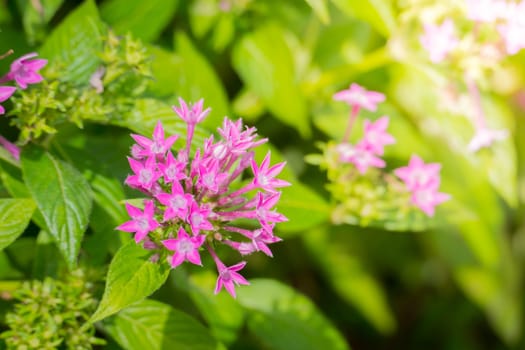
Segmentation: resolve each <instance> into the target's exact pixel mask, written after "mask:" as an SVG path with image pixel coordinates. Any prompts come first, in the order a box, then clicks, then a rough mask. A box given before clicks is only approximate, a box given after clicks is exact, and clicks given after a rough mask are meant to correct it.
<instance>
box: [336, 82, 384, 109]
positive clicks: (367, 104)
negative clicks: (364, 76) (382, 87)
mask: <svg viewBox="0 0 525 350" xmlns="http://www.w3.org/2000/svg"><path fill="white" fill-rule="evenodd" d="M334 100H336V101H344V102H346V103H348V104H349V105H350V106H352V108H356V109H358V110H359V109H361V108H364V109H366V110H369V111H371V112H375V111H376V109H377V105H378V104H379V103H381V102H383V101H384V100H385V95H384V94H382V93H380V92H376V91H368V90H367V89H365V88H364V87H362V86H361V85H359V84H356V83H352V84H351V85H350V87H349V88H348V89H346V90H342V91H339V92H337V93H336V94H335V95H334Z"/></svg>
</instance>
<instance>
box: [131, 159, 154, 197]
mask: <svg viewBox="0 0 525 350" xmlns="http://www.w3.org/2000/svg"><path fill="white" fill-rule="evenodd" d="M128 162H129V166H130V167H131V170H133V172H134V173H135V174H134V175H130V176H128V177H127V178H126V181H125V183H126V185H128V186H131V187H133V188H136V189H138V190H143V191H147V192H149V191H151V190H152V188H153V185H154V184H155V183H156V181H157V180H158V179H159V177H160V176H161V173H160V172H158V171H157V164H156V162H155V158H154V157H149V158H148V159H147V160H146V162H145V163H142V162H140V161H138V160H135V159H133V158H128Z"/></svg>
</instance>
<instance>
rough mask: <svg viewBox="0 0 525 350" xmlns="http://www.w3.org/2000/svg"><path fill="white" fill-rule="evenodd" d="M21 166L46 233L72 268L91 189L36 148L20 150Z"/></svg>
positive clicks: (72, 171) (67, 166)
mask: <svg viewBox="0 0 525 350" xmlns="http://www.w3.org/2000/svg"><path fill="white" fill-rule="evenodd" d="M21 165H22V173H23V176H24V181H25V184H26V186H27V188H28V190H29V192H30V193H31V195H32V197H33V199H34V200H35V202H36V205H37V207H38V209H39V210H40V212H41V213H42V216H43V217H44V220H45V223H46V226H47V229H48V230H49V233H50V234H51V236H53V238H54V239H55V241H56V242H57V245H58V247H59V249H60V252H61V253H62V254H63V255H64V257H65V259H66V262H67V264H68V266H69V267H70V268H73V267H74V266H75V265H76V259H77V255H78V252H79V249H80V243H81V242H82V237H83V236H84V232H85V231H86V228H87V225H88V220H89V215H90V213H91V206H92V198H91V188H90V187H89V185H88V183H87V181H86V180H85V179H84V177H83V176H82V174H80V173H79V172H78V171H77V170H76V169H75V168H73V167H72V166H71V165H70V164H68V163H64V162H62V161H60V160H58V159H56V158H55V157H53V156H52V155H51V154H49V153H48V152H46V151H44V150H43V149H42V148H39V147H37V146H33V145H29V146H28V147H26V148H24V149H23V151H22V155H21Z"/></svg>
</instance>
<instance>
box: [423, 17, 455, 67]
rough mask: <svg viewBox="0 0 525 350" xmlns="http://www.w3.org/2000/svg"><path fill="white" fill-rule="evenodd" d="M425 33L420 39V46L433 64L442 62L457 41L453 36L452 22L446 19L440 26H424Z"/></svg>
mask: <svg viewBox="0 0 525 350" xmlns="http://www.w3.org/2000/svg"><path fill="white" fill-rule="evenodd" d="M424 30H425V33H424V34H423V35H422V36H421V37H420V41H421V45H423V47H424V48H425V50H427V52H428V53H429V55H430V60H431V61H432V62H434V63H439V62H442V61H443V60H444V59H445V58H446V57H447V56H448V54H449V53H450V52H451V51H452V50H454V49H455V48H456V46H457V45H458V43H459V40H458V38H457V36H456V34H455V29H454V22H452V20H450V19H447V20H445V21H444V22H443V23H441V25H439V26H438V25H435V24H428V23H427V24H425V25H424Z"/></svg>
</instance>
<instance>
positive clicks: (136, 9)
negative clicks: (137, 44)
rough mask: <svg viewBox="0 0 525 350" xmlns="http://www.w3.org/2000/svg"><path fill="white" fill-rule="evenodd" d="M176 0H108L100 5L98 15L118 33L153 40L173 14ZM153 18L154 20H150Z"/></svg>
mask: <svg viewBox="0 0 525 350" xmlns="http://www.w3.org/2000/svg"><path fill="white" fill-rule="evenodd" d="M177 4H178V0H148V1H143V0H110V1H104V2H103V3H102V6H101V7H100V15H101V16H102V18H103V19H104V21H105V22H107V23H108V24H109V25H110V26H111V28H112V29H113V30H114V31H115V32H117V33H118V34H126V33H128V32H131V33H132V34H133V36H134V37H136V38H138V39H141V40H144V41H152V40H155V39H156V38H157V37H158V36H159V35H160V33H161V32H162V30H163V29H164V28H165V27H166V26H167V25H168V23H169V21H170V20H171V19H172V18H173V16H174V14H175V9H176V8H177ZM152 19H154V20H152Z"/></svg>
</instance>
